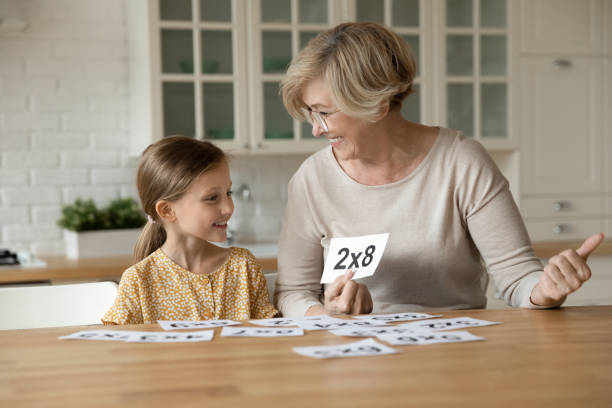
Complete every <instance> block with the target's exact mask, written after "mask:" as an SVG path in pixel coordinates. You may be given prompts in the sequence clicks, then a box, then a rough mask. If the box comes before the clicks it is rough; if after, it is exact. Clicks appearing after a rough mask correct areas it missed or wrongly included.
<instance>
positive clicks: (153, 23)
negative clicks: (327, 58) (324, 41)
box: [127, 0, 516, 155]
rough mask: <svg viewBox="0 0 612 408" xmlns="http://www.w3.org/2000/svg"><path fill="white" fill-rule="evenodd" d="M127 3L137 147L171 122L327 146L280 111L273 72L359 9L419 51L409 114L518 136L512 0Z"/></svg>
mask: <svg viewBox="0 0 612 408" xmlns="http://www.w3.org/2000/svg"><path fill="white" fill-rule="evenodd" d="M127 7H128V18H129V23H128V27H129V31H130V32H129V41H130V88H131V89H130V99H131V106H130V109H131V115H130V121H131V123H130V135H131V136H130V145H131V153H132V154H134V155H139V154H140V153H141V152H142V150H143V149H144V148H145V147H146V146H147V145H148V144H150V143H152V142H154V141H156V140H159V139H160V138H162V137H164V136H167V135H170V134H184V135H188V136H193V137H196V138H198V139H207V140H212V141H214V142H215V143H217V144H218V145H219V146H220V147H221V148H223V149H226V150H229V151H231V152H232V153H291V152H301V153H310V152H314V151H316V150H318V149H320V148H321V147H323V146H325V145H326V141H325V140H319V139H316V138H314V137H312V134H311V133H312V129H311V127H310V125H308V124H307V123H300V122H298V121H295V120H293V119H292V118H291V117H290V116H289V115H288V114H287V113H286V111H285V109H284V106H283V104H282V101H281V98H280V95H279V93H278V90H279V83H280V81H281V80H282V78H283V76H284V73H285V70H286V67H287V64H288V63H289V61H290V60H291V58H292V57H293V56H294V55H295V54H296V53H297V52H298V51H299V50H300V49H301V48H303V47H304V46H305V45H306V43H307V42H308V41H309V40H310V39H311V38H313V37H314V36H316V35H317V34H318V33H319V32H321V31H324V30H326V29H328V28H330V27H332V26H334V25H336V24H337V23H339V22H341V21H355V20H356V21H377V22H380V23H383V24H386V25H387V26H389V27H391V28H392V29H393V30H394V31H395V32H397V33H398V34H399V35H400V36H402V37H403V38H404V39H405V40H406V41H407V42H408V44H409V45H410V47H411V49H412V51H413V53H414V54H415V56H416V59H417V63H418V69H417V76H416V78H415V81H414V89H415V91H416V92H415V94H413V95H410V96H409V97H408V98H407V99H406V101H405V102H404V104H403V106H402V111H403V114H404V116H405V117H406V118H408V119H410V120H414V121H419V122H422V123H426V124H436V125H439V124H441V125H445V126H449V127H455V128H458V129H461V130H463V131H464V133H465V134H466V135H468V136H470V137H474V138H475V139H477V140H479V141H481V142H482V143H483V144H484V145H485V147H487V148H489V149H491V150H495V149H502V150H513V149H515V148H516V142H515V141H514V137H513V133H514V132H513V129H512V123H513V120H512V111H513V103H512V101H513V100H514V98H513V94H514V91H513V83H514V80H513V75H514V71H515V68H513V67H512V61H513V58H512V56H511V54H512V53H511V49H512V44H513V40H512V36H511V33H512V24H514V20H515V19H513V18H512V17H511V13H510V10H511V8H512V7H514V6H513V3H512V2H508V1H506V0H487V1H482V0H434V1H425V0H250V1H247V0H130V1H129V2H127ZM440 29H442V31H441V32H443V33H444V34H443V35H439V31H440ZM447 44H448V46H447ZM465 56H468V57H467V58H466V57H465Z"/></svg>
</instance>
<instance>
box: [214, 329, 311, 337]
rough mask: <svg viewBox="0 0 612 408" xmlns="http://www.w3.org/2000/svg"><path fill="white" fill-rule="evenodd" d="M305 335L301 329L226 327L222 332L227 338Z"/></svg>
mask: <svg viewBox="0 0 612 408" xmlns="http://www.w3.org/2000/svg"><path fill="white" fill-rule="evenodd" d="M303 335H304V330H303V329H302V328H300V327H280V328H261V327H224V328H223V329H222V330H221V336H225V337H240V336H242V337H283V336H303Z"/></svg>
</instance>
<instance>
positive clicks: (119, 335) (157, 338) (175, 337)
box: [60, 330, 214, 343]
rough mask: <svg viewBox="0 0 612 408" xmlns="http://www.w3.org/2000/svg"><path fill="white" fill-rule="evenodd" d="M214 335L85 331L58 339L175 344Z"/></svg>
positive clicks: (212, 332)
mask: <svg viewBox="0 0 612 408" xmlns="http://www.w3.org/2000/svg"><path fill="white" fill-rule="evenodd" d="M213 335H214V330H202V331H197V332H180V333H172V334H171V333H166V332H145V331H129V330H122V331H119V330H87V331H80V332H76V333H72V334H70V335H68V336H62V337H60V339H67V340H71V339H76V340H115V341H127V342H130V343H133V342H137V343H176V342H193V341H210V340H212V338H213Z"/></svg>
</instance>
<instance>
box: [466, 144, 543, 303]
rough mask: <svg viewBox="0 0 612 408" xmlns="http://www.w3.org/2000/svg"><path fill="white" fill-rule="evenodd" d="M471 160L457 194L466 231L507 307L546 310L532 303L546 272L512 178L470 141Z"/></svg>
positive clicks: (479, 146) (469, 154)
mask: <svg viewBox="0 0 612 408" xmlns="http://www.w3.org/2000/svg"><path fill="white" fill-rule="evenodd" d="M467 150H469V151H468V154H467V155H466V156H467V157H469V158H470V159H469V160H466V161H465V162H463V163H465V166H464V167H463V168H462V169H461V170H462V174H463V175H464V176H465V178H464V180H466V181H467V182H466V183H462V189H461V190H462V191H461V192H459V193H458V194H457V197H458V201H459V206H460V207H461V208H462V212H463V216H464V217H465V219H466V224H467V229H468V231H469V233H470V236H471V238H472V240H473V241H474V244H475V245H476V247H477V248H478V251H479V252H480V255H481V256H482V258H483V260H484V263H485V265H486V268H487V271H488V272H489V274H490V276H491V277H492V279H493V282H494V284H495V286H496V288H497V290H498V292H499V293H500V294H501V295H502V297H503V298H504V300H505V301H506V303H507V304H508V305H510V306H513V307H527V308H541V307H540V306H536V305H534V304H533V303H531V301H530V296H531V291H532V290H533V288H534V286H535V285H536V284H537V283H538V281H539V279H540V276H541V274H542V270H543V269H542V263H541V262H540V260H539V259H538V258H537V257H536V256H535V254H534V252H533V249H532V247H531V242H530V240H529V235H528V233H527V229H526V228H525V224H524V222H523V219H522V217H521V215H520V213H519V210H518V208H517V206H516V204H515V202H514V199H513V198H512V194H511V193H510V190H509V186H508V182H507V180H506V179H505V178H504V176H503V175H502V174H501V172H500V171H499V169H498V168H497V166H496V165H495V162H493V160H492V159H491V157H490V156H489V154H488V153H487V152H486V151H485V150H484V148H483V147H482V146H481V145H480V144H477V143H475V142H473V141H468V142H467Z"/></svg>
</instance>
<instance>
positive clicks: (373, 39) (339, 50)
mask: <svg viewBox="0 0 612 408" xmlns="http://www.w3.org/2000/svg"><path fill="white" fill-rule="evenodd" d="M415 75H416V63H415V60H414V57H413V56H412V53H411V52H410V48H409V47H408V44H407V43H406V41H404V39H402V38H401V37H400V36H399V35H397V34H396V33H394V32H393V31H391V30H389V29H388V28H386V27H384V26H382V25H380V24H376V23H367V22H360V23H343V24H339V25H337V26H336V27H334V28H331V29H330V30H327V31H324V32H322V33H321V34H319V35H318V36H317V37H315V38H314V39H312V40H311V41H310V42H309V43H308V45H307V46H306V47H305V48H304V49H303V50H301V51H300V52H299V53H298V54H297V55H296V56H295V57H294V58H293V60H292V61H291V65H290V66H289V69H288V70H287V75H286V77H285V78H284V79H283V81H282V83H281V93H282V96H283V103H284V104H285V107H286V108H287V111H288V112H289V114H290V115H291V116H293V117H294V118H296V119H298V120H305V119H307V118H306V115H305V109H306V108H307V106H306V105H305V104H304V101H303V100H302V92H303V89H304V87H305V86H306V85H307V84H308V83H309V82H310V81H312V80H314V79H316V78H322V79H323V80H324V81H325V83H326V84H327V86H328V87H329V90H330V94H331V96H332V98H333V101H334V103H335V104H336V108H338V109H340V110H341V111H342V112H344V113H345V114H347V115H349V116H356V117H361V118H363V119H365V120H368V121H371V122H374V121H376V119H377V118H378V117H379V115H380V114H381V113H382V112H383V111H384V109H386V107H387V106H388V107H389V109H390V110H392V109H397V108H399V107H401V105H402V102H403V100H404V98H406V96H408V95H409V94H410V93H412V82H413V80H414V77H415Z"/></svg>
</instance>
